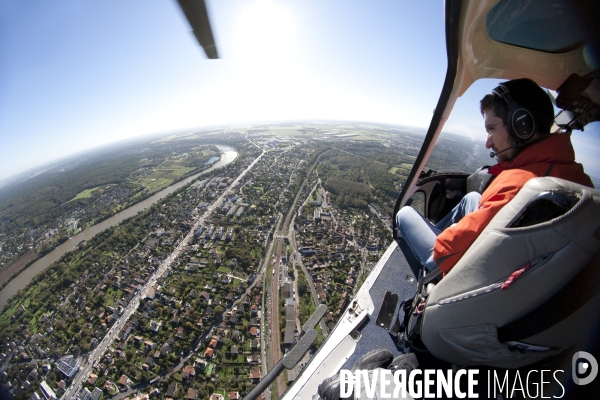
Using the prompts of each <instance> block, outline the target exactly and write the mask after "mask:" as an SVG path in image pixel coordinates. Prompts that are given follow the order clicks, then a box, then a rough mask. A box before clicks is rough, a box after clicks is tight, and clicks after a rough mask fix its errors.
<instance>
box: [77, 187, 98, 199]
mask: <svg viewBox="0 0 600 400" xmlns="http://www.w3.org/2000/svg"><path fill="white" fill-rule="evenodd" d="M98 189H100V186H98V187H95V188H92V189H86V190H84V191H82V192H79V193H77V196H75V197H73V198H72V199H71V200H69V202H71V201H74V200H78V199H89V198H90V197H92V193H94V191H95V190H98Z"/></svg>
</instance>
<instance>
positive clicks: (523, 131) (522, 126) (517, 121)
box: [509, 108, 536, 140]
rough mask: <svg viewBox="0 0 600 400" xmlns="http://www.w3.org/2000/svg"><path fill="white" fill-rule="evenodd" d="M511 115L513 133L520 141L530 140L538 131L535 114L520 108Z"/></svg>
mask: <svg viewBox="0 0 600 400" xmlns="http://www.w3.org/2000/svg"><path fill="white" fill-rule="evenodd" d="M509 115H510V128H511V130H512V133H513V134H514V135H515V136H516V137H517V138H518V139H520V140H529V139H531V137H532V136H533V134H534V133H535V130H536V126H535V118H534V117H533V114H531V112H530V111H529V110H527V109H525V108H518V109H516V110H514V111H513V112H512V113H510V114H509Z"/></svg>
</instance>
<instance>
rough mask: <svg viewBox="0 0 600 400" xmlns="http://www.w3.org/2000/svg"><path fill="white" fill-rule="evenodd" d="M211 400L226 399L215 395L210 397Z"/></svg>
mask: <svg viewBox="0 0 600 400" xmlns="http://www.w3.org/2000/svg"><path fill="white" fill-rule="evenodd" d="M210 400H225V398H224V397H223V395H221V394H218V393H213V394H211V395H210Z"/></svg>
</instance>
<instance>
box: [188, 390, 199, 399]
mask: <svg viewBox="0 0 600 400" xmlns="http://www.w3.org/2000/svg"><path fill="white" fill-rule="evenodd" d="M196 398H197V397H196V391H195V390H194V389H192V388H189V389H188V393H187V396H186V399H188V400H196Z"/></svg>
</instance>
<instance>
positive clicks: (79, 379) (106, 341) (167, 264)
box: [61, 151, 265, 400]
mask: <svg viewBox="0 0 600 400" xmlns="http://www.w3.org/2000/svg"><path fill="white" fill-rule="evenodd" d="M263 154H265V152H264V151H263V152H262V153H261V154H260V155H259V156H258V157H257V158H256V159H255V160H254V161H253V162H252V163H251V164H250V165H249V166H248V167H247V168H246V169H245V170H244V171H243V172H242V173H241V174H239V175H238V177H237V178H236V179H235V180H234V181H233V183H232V184H231V185H229V187H228V188H227V189H226V190H224V191H223V193H222V194H221V196H219V197H218V198H217V199H216V200H215V201H214V202H213V203H212V204H211V205H210V206H209V207H208V208H207V209H206V211H205V212H204V214H203V215H202V216H201V217H200V218H198V220H197V221H196V222H195V223H194V225H193V227H192V228H191V229H190V231H189V232H188V233H187V235H186V236H185V237H184V238H183V239H182V240H181V241H179V242H178V244H177V246H176V247H175V249H174V250H173V251H172V252H171V254H170V255H169V256H168V257H167V258H165V260H164V261H163V262H162V263H161V265H160V266H159V267H158V268H157V269H156V270H155V271H154V273H153V274H152V275H151V277H150V279H149V280H148V281H147V282H146V284H145V285H144V286H143V287H142V288H141V289H140V290H139V291H138V292H137V293H136V294H135V296H134V297H133V299H132V300H131V301H130V302H129V304H128V305H127V307H126V308H125V310H124V311H123V313H122V314H121V316H120V317H119V319H117V321H116V322H115V323H114V324H113V326H112V327H111V328H110V329H109V331H108V333H107V334H106V335H105V336H104V338H103V339H102V341H101V342H100V344H99V345H98V346H97V347H96V348H95V349H94V350H92V351H91V352H90V353H88V356H87V357H86V358H85V359H83V360H82V361H81V367H80V371H79V372H78V373H77V374H76V375H75V377H74V379H73V381H72V384H71V385H70V386H69V387H68V388H67V390H66V391H65V393H64V394H63V395H62V396H61V400H63V399H64V400H68V399H73V398H75V396H76V395H77V393H78V392H79V390H80V389H81V385H82V383H83V382H85V381H86V380H87V379H88V377H89V376H90V373H91V372H92V368H93V366H94V364H95V363H96V362H97V361H99V360H100V357H102V355H103V354H104V352H105V351H106V349H107V348H108V347H109V346H110V344H111V343H112V342H113V341H114V339H115V337H116V336H117V335H118V334H119V332H121V330H122V329H123V327H124V326H125V324H126V323H127V321H128V320H129V318H130V317H131V315H132V314H133V313H134V312H135V310H137V308H138V306H139V303H140V300H141V299H143V298H144V297H145V296H146V293H148V290H149V289H150V288H151V287H153V286H154V285H155V284H156V281H157V280H158V278H159V277H160V276H161V275H163V274H164V273H165V272H166V271H167V270H168V269H170V268H171V263H173V262H174V261H175V260H176V259H177V258H178V257H179V255H180V254H181V252H182V251H183V250H184V249H185V248H186V247H187V245H188V243H190V241H191V240H192V238H193V236H194V232H195V231H196V230H197V229H198V228H199V227H200V226H201V225H204V223H205V220H206V219H208V217H210V215H211V214H212V213H213V211H214V210H215V209H216V208H217V206H218V205H220V204H221V202H222V201H223V199H224V198H225V196H227V194H228V193H229V190H230V189H231V188H233V187H235V186H236V185H237V184H238V183H239V181H240V180H241V179H242V178H243V177H244V176H245V175H246V174H247V173H248V171H250V170H251V169H252V168H253V167H254V165H256V163H257V162H258V161H259V160H260V159H261V158H262V156H263Z"/></svg>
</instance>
